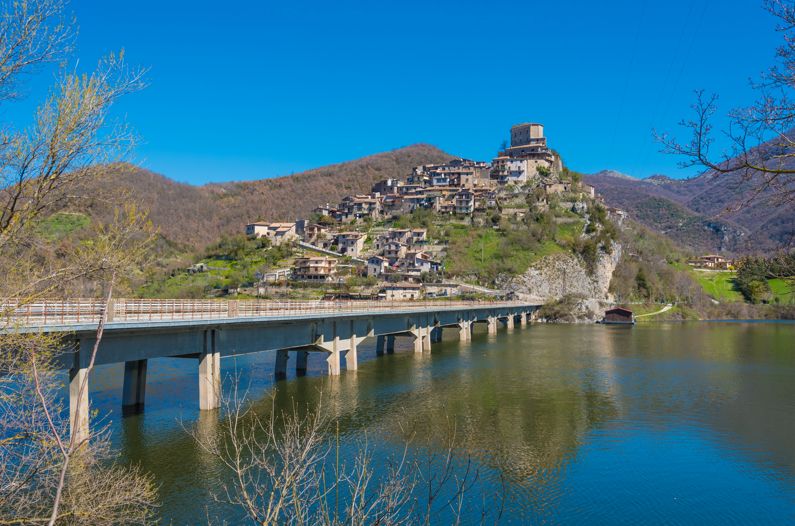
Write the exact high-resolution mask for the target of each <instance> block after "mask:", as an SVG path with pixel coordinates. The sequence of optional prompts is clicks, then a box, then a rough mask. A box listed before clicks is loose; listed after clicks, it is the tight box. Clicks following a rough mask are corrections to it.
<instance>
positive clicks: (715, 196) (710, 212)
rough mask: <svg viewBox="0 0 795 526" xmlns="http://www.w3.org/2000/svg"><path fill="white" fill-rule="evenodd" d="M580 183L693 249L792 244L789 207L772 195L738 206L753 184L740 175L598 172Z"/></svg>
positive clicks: (793, 221)
mask: <svg viewBox="0 0 795 526" xmlns="http://www.w3.org/2000/svg"><path fill="white" fill-rule="evenodd" d="M585 180H586V181H587V182H588V183H589V184H591V185H593V186H594V187H595V188H596V190H597V192H599V193H600V194H601V195H602V196H604V198H605V201H606V202H607V204H609V205H611V206H615V207H618V208H622V209H624V210H626V211H627V212H629V214H630V215H631V216H633V217H634V218H635V219H637V220H638V221H640V222H641V223H643V224H645V225H646V226H648V227H650V228H653V229H655V230H657V231H659V232H662V233H664V234H666V235H667V236H669V237H671V238H672V239H674V240H676V241H678V242H680V243H682V244H683V245H685V246H688V247H690V248H692V249H694V250H697V251H710V252H711V251H718V252H727V253H734V254H743V253H759V252H765V251H770V250H777V249H780V248H783V247H792V246H793V242H794V241H795V206H793V204H789V205H786V204H781V203H777V202H776V201H775V197H776V196H775V193H774V192H772V191H768V192H763V193H762V194H761V195H759V196H758V198H756V199H755V200H754V201H752V202H751V203H749V204H747V205H746V206H740V205H741V204H743V200H744V199H746V198H747V196H748V195H750V189H751V188H752V186H753V184H752V183H751V182H749V181H746V180H745V178H744V177H743V174H741V173H729V174H715V173H711V172H709V173H705V174H702V175H700V176H698V177H694V178H691V179H672V178H670V177H667V176H664V175H653V176H651V177H648V178H646V179H636V178H632V177H625V176H623V175H622V176H620V177H616V176H614V175H611V174H610V172H606V171H602V172H599V173H596V174H593V175H589V176H586V177H585Z"/></svg>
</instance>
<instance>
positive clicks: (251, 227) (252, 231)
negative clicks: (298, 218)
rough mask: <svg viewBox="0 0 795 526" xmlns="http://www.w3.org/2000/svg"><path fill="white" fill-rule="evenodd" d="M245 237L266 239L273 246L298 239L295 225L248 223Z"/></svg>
mask: <svg viewBox="0 0 795 526" xmlns="http://www.w3.org/2000/svg"><path fill="white" fill-rule="evenodd" d="M246 235H247V236H255V237H258V238H260V237H266V238H268V239H270V241H271V244H272V245H274V246H279V245H281V244H282V243H285V242H288V241H295V240H297V239H298V237H299V236H298V232H297V229H296V224H295V223H263V222H257V223H249V224H248V225H246Z"/></svg>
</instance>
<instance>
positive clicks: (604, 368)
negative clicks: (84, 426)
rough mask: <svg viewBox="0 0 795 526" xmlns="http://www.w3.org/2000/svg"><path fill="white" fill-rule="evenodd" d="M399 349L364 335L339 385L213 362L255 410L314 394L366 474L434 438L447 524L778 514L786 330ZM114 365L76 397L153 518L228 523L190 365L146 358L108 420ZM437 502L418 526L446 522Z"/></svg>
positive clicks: (577, 334)
mask: <svg viewBox="0 0 795 526" xmlns="http://www.w3.org/2000/svg"><path fill="white" fill-rule="evenodd" d="M479 331H480V329H479ZM409 348H410V346H409V344H408V342H403V344H402V345H401V341H400V339H398V350H397V352H396V354H395V355H392V356H384V357H378V358H376V357H375V352H374V350H373V349H372V347H368V346H366V345H365V346H364V349H363V350H362V351H361V355H362V356H361V357H360V369H359V371H357V372H355V373H353V372H344V373H343V375H342V376H340V377H339V378H327V377H325V375H324V371H325V368H324V367H325V363H324V361H323V356H322V355H320V354H314V353H313V354H312V355H311V356H310V364H309V375H308V376H307V377H304V378H294V377H289V378H288V379H287V380H286V381H282V382H278V383H276V384H274V382H273V379H272V376H273V362H274V359H275V354H274V353H262V354H260V355H252V356H247V357H244V358H238V359H237V360H231V359H225V360H222V373H224V374H225V375H232V374H240V375H241V379H240V385H242V386H244V387H245V388H247V390H248V396H249V397H250V399H251V400H252V401H253V403H254V404H255V408H256V410H257V411H258V412H260V413H262V414H267V413H268V412H269V411H271V409H272V407H274V404H275V407H276V408H277V409H279V410H281V409H285V410H292V408H293V407H299V408H307V407H309V408H312V407H316V406H317V404H322V407H323V410H324V411H326V412H327V413H328V414H330V415H331V416H332V417H333V418H334V420H335V422H338V423H339V430H340V431H339V439H338V440H339V443H340V448H341V456H342V458H343V461H344V460H350V459H352V458H353V456H354V455H356V453H357V451H360V450H361V448H362V447H363V444H364V443H365V441H366V443H367V447H368V448H369V449H370V451H372V452H373V454H374V457H375V460H374V462H375V465H376V466H377V467H383V465H384V464H385V463H386V462H388V459H389V458H392V457H394V456H395V455H399V454H400V453H401V452H402V451H403V448H404V446H405V444H406V442H407V440H410V441H411V442H410V447H409V451H410V455H411V456H412V458H415V459H424V458H429V457H431V456H433V455H437V454H439V453H443V452H444V451H446V447H447V444H448V443H452V444H453V447H454V452H455V457H454V463H455V473H457V474H459V475H462V474H463V473H464V472H465V470H466V466H467V464H468V463H470V473H472V472H476V473H477V479H476V480H474V481H473V482H472V484H471V488H470V489H469V490H468V492H467V498H466V502H465V506H464V515H463V523H464V524H468V523H479V521H480V518H481V513H482V512H483V511H484V510H486V512H487V514H488V517H489V522H491V521H492V520H493V519H496V518H499V522H500V523H501V524H699V525H704V524H795V325H793V324H753V323H720V324H714V323H672V324H648V325H641V326H636V327H633V328H627V327H611V326H569V325H533V326H531V327H530V328H528V329H524V330H522V329H519V328H517V329H516V330H515V331H514V332H511V333H509V332H507V331H505V330H502V331H501V332H500V333H499V334H498V335H497V336H488V335H486V334H485V332H477V333H476V334H475V336H474V338H473V341H472V342H468V343H460V342H458V341H457V332H455V331H451V334H450V335H449V338H448V337H447V336H446V337H445V340H444V341H443V342H442V343H440V344H435V345H434V348H433V351H432V353H431V354H430V355H423V356H419V355H414V354H413V353H412V352H410V349H409ZM121 370H122V367H121V366H108V367H102V368H100V369H98V370H97V372H96V375H95V377H94V379H93V383H92V393H91V396H92V406H93V407H94V408H97V409H99V411H100V414H102V415H105V419H106V422H107V423H108V424H109V426H110V430H111V433H112V437H113V442H114V444H115V446H116V447H118V448H119V451H120V454H121V457H122V459H123V460H124V461H125V462H132V463H137V464H140V465H141V466H142V467H143V468H144V469H145V470H147V471H149V472H150V473H152V474H153V475H154V476H155V478H156V480H157V481H158V483H159V484H160V491H159V495H160V499H161V510H160V512H161V514H162V517H163V519H164V521H166V522H170V521H173V523H175V524H194V523H197V522H203V521H205V520H206V517H207V516H208V515H210V516H211V517H221V518H224V519H226V520H227V521H229V522H230V523H237V522H238V521H242V520H243V514H242V512H241V511H240V510H239V509H237V508H235V507H234V506H231V505H228V504H223V503H216V502H214V501H212V500H211V499H209V498H208V496H209V495H210V494H211V493H214V492H215V493H217V492H218V490H219V489H220V488H221V486H222V485H223V484H224V482H228V481H229V480H230V479H229V473H228V472H227V471H225V470H224V468H223V467H222V466H221V465H220V464H219V463H218V462H217V460H216V459H214V458H212V457H211V456H209V455H207V454H206V453H204V452H202V451H200V450H199V449H198V448H197V447H196V445H195V443H194V442H193V440H192V438H191V437H190V436H189V435H188V433H187V432H186V429H187V428H191V427H193V426H199V427H200V428H201V429H202V430H204V431H205V432H209V433H217V432H218V424H217V418H218V417H217V415H215V414H212V413H211V414H210V416H208V414H204V415H201V416H200V414H199V411H198V396H197V393H198V378H197V374H196V373H197V364H196V362H195V361H193V360H185V359H160V360H152V361H150V363H149V378H148V384H147V393H146V394H147V398H146V410H145V412H144V413H143V414H140V415H135V416H130V417H125V418H122V417H121V411H120V405H121V402H120V396H121ZM229 381H230V380H229V379H227V382H226V384H225V390H226V391H227V392H228V391H229V390H230V385H229ZM274 392H275V393H276V396H275V402H273V401H272V400H271V397H270V395H271V394H272V393H274ZM451 430H453V431H454V432H452V433H451ZM451 437H452V438H451ZM330 440H332V441H334V443H336V441H337V438H336V437H330ZM422 493H423V492H422V491H419V490H418V495H417V497H418V499H420V500H421V499H422ZM438 508H439V509H437V510H435V511H434V512H433V513H432V517H431V518H432V522H433V523H437V524H447V523H448V522H450V520H451V515H450V512H449V509H444V506H441V505H440V506H438ZM500 510H501V511H500Z"/></svg>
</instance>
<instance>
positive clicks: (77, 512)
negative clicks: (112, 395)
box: [0, 0, 155, 525]
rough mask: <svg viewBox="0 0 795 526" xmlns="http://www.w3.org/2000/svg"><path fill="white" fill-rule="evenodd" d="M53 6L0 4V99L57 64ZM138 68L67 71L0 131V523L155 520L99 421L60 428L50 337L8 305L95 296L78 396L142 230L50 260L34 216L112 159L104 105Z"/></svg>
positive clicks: (65, 45) (97, 234) (63, 51)
mask: <svg viewBox="0 0 795 526" xmlns="http://www.w3.org/2000/svg"><path fill="white" fill-rule="evenodd" d="M74 34H75V33H74V28H73V24H72V22H71V21H70V20H69V19H68V18H67V17H66V15H65V13H64V5H63V3H62V2H61V1H59V0H31V1H27V2H15V1H10V0H9V1H6V2H4V3H3V4H2V5H0V101H4V102H8V101H9V100H12V99H14V98H16V97H18V96H19V86H20V81H21V80H22V78H23V77H24V76H25V75H27V74H29V73H31V72H34V71H35V69H36V66H39V65H41V64H45V63H48V62H49V63H51V62H56V61H61V60H65V59H66V58H67V56H68V52H69V51H70V50H71V45H72V42H73V40H74ZM141 75H142V72H141V71H140V70H131V69H129V68H127V67H126V66H125V64H124V61H123V60H122V57H121V56H120V55H111V56H109V57H108V58H106V59H104V60H103V61H102V62H101V63H100V64H99V66H98V68H97V70H96V71H95V72H94V73H91V74H78V73H76V72H72V73H65V74H63V75H62V80H61V81H60V82H59V84H58V86H57V87H56V88H55V89H54V90H53V91H52V94H51V95H50V96H49V98H48V99H47V101H46V102H45V103H44V104H43V105H42V106H41V107H40V108H39V110H38V111H37V113H36V116H35V119H34V124H33V125H32V126H31V127H30V128H29V129H26V130H13V129H11V128H10V127H8V126H6V127H4V128H3V129H2V130H0V276H1V277H0V297H6V298H7V297H14V298H15V301H14V302H13V303H8V304H7V303H6V302H3V305H4V306H3V307H2V308H0V325H1V327H0V329H2V330H0V525H2V524H40V523H42V524H56V523H59V524H60V523H69V524H108V525H110V524H144V523H147V522H150V521H151V520H152V518H153V511H154V499H155V488H154V484H153V482H152V480H151V478H150V477H148V476H146V475H145V474H143V473H141V472H140V470H138V469H136V468H130V467H126V466H121V465H119V464H118V463H116V462H115V461H114V460H113V458H112V455H111V454H110V451H109V448H108V435H107V430H106V429H103V428H102V426H101V425H100V423H99V422H97V423H95V425H94V426H92V432H91V433H90V434H89V436H88V437H81V436H80V435H78V434H75V433H70V432H69V428H70V422H69V421H68V416H65V415H68V412H67V411H65V410H64V407H63V405H62V403H61V401H60V399H59V397H58V389H59V384H60V379H59V377H58V375H57V365H56V364H57V361H58V358H59V355H60V354H61V353H62V352H64V348H63V347H64V345H63V342H62V341H61V340H60V338H58V337H57V336H53V335H46V334H39V333H32V332H28V331H26V330H25V329H24V327H19V326H16V325H14V323H13V321H12V319H11V317H10V316H9V315H10V314H11V311H12V310H13V307H11V308H9V307H6V305H9V304H13V305H16V306H19V305H25V304H27V303H30V302H32V301H34V300H35V299H36V298H38V297H40V296H42V295H52V294H55V293H65V292H67V291H68V290H70V287H73V286H74V285H75V284H76V283H78V282H84V283H91V284H92V290H93V291H94V293H95V294H97V295H99V294H100V293H101V294H102V296H103V297H104V303H105V309H104V311H103V315H102V319H101V321H100V322H99V324H98V326H97V329H96V344H95V346H94V348H93V349H92V350H91V356H90V358H91V360H90V365H89V367H88V374H86V375H85V377H84V379H83V380H82V382H81V385H80V386H79V389H80V391H81V393H86V391H87V389H88V377H89V376H90V374H91V371H92V369H93V362H94V357H95V356H96V353H97V350H98V348H99V345H100V342H101V340H102V335H103V331H104V325H105V320H106V313H107V306H108V305H109V303H110V301H111V300H112V297H113V292H114V290H115V289H117V288H118V287H122V286H124V284H125V281H126V279H125V277H126V275H127V274H128V273H129V272H130V269H134V268H135V267H136V266H137V265H138V263H139V262H140V260H141V257H142V256H143V254H144V253H145V252H146V250H147V248H148V246H149V244H150V243H151V241H152V230H151V225H150V224H149V222H148V221H147V220H146V216H145V215H144V214H141V213H140V212H139V211H138V210H136V209H135V208H134V207H125V208H123V209H121V210H119V211H118V212H117V214H116V217H115V219H114V220H113V221H111V222H110V223H108V224H95V225H94V227H93V232H92V234H91V236H90V239H86V240H85V242H84V243H81V244H80V245H79V246H75V247H73V248H72V250H70V251H69V253H65V254H60V255H59V256H58V257H57V258H45V257H43V256H42V254H43V249H44V248H46V245H47V240H46V239H44V238H42V236H41V235H40V233H39V232H38V230H37V225H38V223H39V222H40V220H41V218H42V217H44V216H46V215H49V214H51V213H53V212H56V211H58V210H60V209H62V208H63V207H64V206H66V205H68V204H70V203H73V202H74V200H75V199H77V198H78V197H79V196H78V194H77V190H78V189H79V186H80V183H81V182H82V181H84V180H86V179H87V178H90V177H94V176H95V175H96V173H97V171H98V170H99V168H98V166H99V165H101V164H102V163H103V162H105V161H107V160H110V159H112V158H114V157H115V156H117V155H118V154H119V153H121V152H122V151H123V150H124V149H125V148H126V147H127V146H128V145H129V144H130V139H131V136H130V135H129V133H128V132H127V131H126V130H124V129H123V128H117V129H108V127H107V116H108V110H109V108H110V106H111V105H112V104H113V103H114V102H115V101H116V100H117V99H118V98H119V97H120V96H122V95H124V94H125V93H129V92H130V91H133V90H136V89H138V88H140V87H141V82H142V81H141V78H142V77H141Z"/></svg>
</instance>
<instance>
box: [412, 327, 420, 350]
mask: <svg viewBox="0 0 795 526" xmlns="http://www.w3.org/2000/svg"><path fill="white" fill-rule="evenodd" d="M409 334H410V335H411V339H412V341H413V342H414V352H415V353H421V352H422V327H418V328H414V329H411V330H410V331H409Z"/></svg>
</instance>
